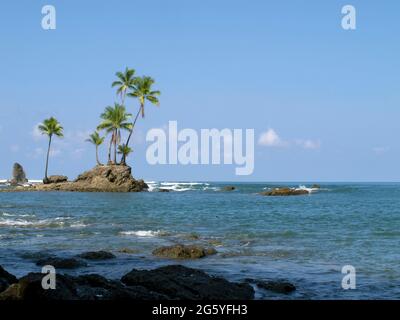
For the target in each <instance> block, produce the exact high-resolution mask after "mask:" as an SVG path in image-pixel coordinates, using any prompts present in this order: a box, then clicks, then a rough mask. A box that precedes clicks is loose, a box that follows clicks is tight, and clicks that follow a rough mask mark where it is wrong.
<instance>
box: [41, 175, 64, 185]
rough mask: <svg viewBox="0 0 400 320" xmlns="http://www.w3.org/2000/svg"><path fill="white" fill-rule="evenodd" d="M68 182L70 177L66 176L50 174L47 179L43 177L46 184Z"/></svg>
mask: <svg viewBox="0 0 400 320" xmlns="http://www.w3.org/2000/svg"><path fill="white" fill-rule="evenodd" d="M64 182H68V177H66V176H50V177H48V178H47V179H46V178H45V179H43V183H44V184H54V183H64Z"/></svg>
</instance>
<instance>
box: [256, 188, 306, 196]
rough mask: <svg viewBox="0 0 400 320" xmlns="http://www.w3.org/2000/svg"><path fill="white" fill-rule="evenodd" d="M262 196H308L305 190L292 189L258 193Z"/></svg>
mask: <svg viewBox="0 0 400 320" xmlns="http://www.w3.org/2000/svg"><path fill="white" fill-rule="evenodd" d="M260 194H261V195H263V196H298V195H304V194H309V193H308V191H307V190H303V189H293V188H275V189H272V190H268V191H264V192H261V193H260Z"/></svg>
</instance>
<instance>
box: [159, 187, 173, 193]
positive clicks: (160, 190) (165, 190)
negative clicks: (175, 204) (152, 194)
mask: <svg viewBox="0 0 400 320" xmlns="http://www.w3.org/2000/svg"><path fill="white" fill-rule="evenodd" d="M157 191H158V192H171V190H169V189H163V188H160V189H158V190H157Z"/></svg>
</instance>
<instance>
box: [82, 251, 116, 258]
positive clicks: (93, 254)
mask: <svg viewBox="0 0 400 320" xmlns="http://www.w3.org/2000/svg"><path fill="white" fill-rule="evenodd" d="M77 257H79V258H82V259H86V260H109V259H114V258H115V255H113V254H112V253H111V252H107V251H89V252H84V253H81V254H79V255H77Z"/></svg>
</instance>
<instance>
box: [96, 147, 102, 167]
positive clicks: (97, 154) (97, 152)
mask: <svg viewBox="0 0 400 320" xmlns="http://www.w3.org/2000/svg"><path fill="white" fill-rule="evenodd" d="M96 162H97V165H98V166H101V163H100V161H99V146H96Z"/></svg>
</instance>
